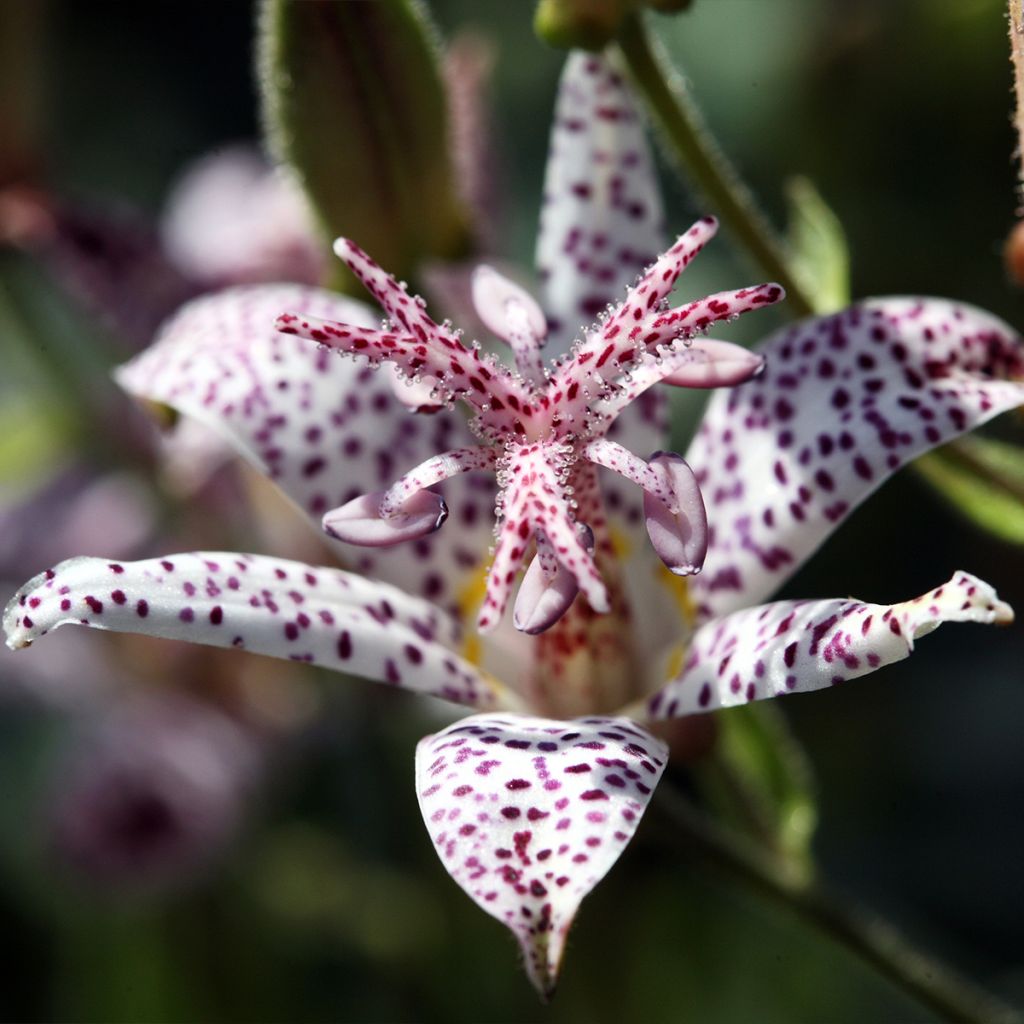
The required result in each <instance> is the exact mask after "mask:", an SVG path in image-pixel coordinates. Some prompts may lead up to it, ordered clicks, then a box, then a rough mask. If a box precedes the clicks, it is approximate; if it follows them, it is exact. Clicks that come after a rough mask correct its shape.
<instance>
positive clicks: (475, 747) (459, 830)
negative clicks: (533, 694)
mask: <svg viewBox="0 0 1024 1024" xmlns="http://www.w3.org/2000/svg"><path fill="white" fill-rule="evenodd" d="M667 757H668V748H667V747H666V746H665V745H664V744H663V743H662V742H661V741H660V740H657V739H655V738H654V737H653V736H651V735H650V734H649V733H647V732H646V731H645V730H643V729H641V728H640V727H639V726H638V725H636V724H635V723H634V722H631V721H629V720H628V719H625V718H583V719H576V720H572V721H557V720H552V719H545V718H531V717H527V716H519V715H474V716H473V717H472V718H466V719H463V720H462V721H460V722H457V723H456V724H455V725H452V726H450V727H449V728H447V729H445V730H444V731H442V732H439V733H437V734H436V735H434V736H428V737H426V738H425V739H423V740H421V741H420V744H419V746H418V747H417V749H416V791H417V794H418V795H419V800H420V809H421V810H422V812H423V819H424V821H425V822H426V825H427V829H428V831H429V832H430V837H431V839H432V840H433V843H434V845H435V846H436V847H437V850H438V854H439V856H440V857H441V860H442V861H443V863H444V866H445V867H446V868H447V870H448V872H449V873H450V874H451V876H452V878H454V879H455V881H456V882H458V884H459V885H460V886H462V888H463V889H465V890H466V892H467V893H468V894H469V895H470V896H471V897H472V898H473V899H474V900H475V901H476V903H478V904H479V905H480V906H481V907H482V908H483V909H484V910H486V911H487V913H489V914H491V915H492V916H493V917H496V918H497V919H498V920H499V921H502V922H503V923H504V924H506V925H507V926H508V927H509V928H510V929H511V930H512V931H513V933H514V934H515V936H516V938H517V939H518V940H519V944H520V946H521V947H522V950H523V955H524V957H525V961H526V969H527V971H528V972H529V975H530V979H531V980H532V981H533V983H534V985H535V986H536V987H537V989H538V990H539V991H540V992H541V993H542V994H544V995H549V994H550V993H551V991H552V990H553V989H554V986H555V981H556V979H557V977H558V970H559V965H560V962H561V959H562V952H563V950H564V948H565V937H566V934H567V933H568V930H569V926H570V925H571V924H572V920H573V918H574V917H575V915H576V910H577V908H578V907H579V905H580V901H581V900H582V899H583V897H584V896H586V895H587V893H589V892H590V890H591V889H593V887H594V886H595V885H596V884H597V883H598V882H599V881H600V880H601V879H602V878H603V877H604V876H605V875H606V874H607V872H608V871H609V869H610V868H611V866H612V865H613V864H614V863H615V861H616V860H618V858H619V855H620V854H621V853H622V851H623V849H625V846H626V844H627V843H628V842H629V840H630V839H631V838H632V836H633V833H634V832H635V831H636V828H637V825H638V824H639V823H640V818H641V816H642V815H643V813H644V810H645V808H646V807H647V803H648V801H649V800H650V797H651V794H652V792H653V790H654V787H655V786H656V785H657V783H658V780H659V779H660V778H661V773H662V771H663V770H664V767H665V762H666V759H667Z"/></svg>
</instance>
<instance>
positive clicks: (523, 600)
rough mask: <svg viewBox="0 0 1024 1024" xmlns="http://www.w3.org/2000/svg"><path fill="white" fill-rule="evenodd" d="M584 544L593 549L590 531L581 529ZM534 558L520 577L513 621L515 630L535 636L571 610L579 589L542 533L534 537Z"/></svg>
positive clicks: (539, 532)
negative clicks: (535, 544) (521, 578)
mask: <svg viewBox="0 0 1024 1024" xmlns="http://www.w3.org/2000/svg"><path fill="white" fill-rule="evenodd" d="M579 529H580V532H581V534H582V536H583V542H584V544H585V545H586V546H587V548H588V549H591V550H592V549H593V547H594V534H593V533H592V532H591V530H590V527H588V526H583V525H580V527H579ZM536 541H537V554H536V556H535V557H534V559H533V561H532V562H531V563H530V565H529V568H528V569H527V570H526V572H525V574H524V575H523V582H522V583H520V584H519V593H518V594H516V603H515V608H514V609H513V611H512V621H513V623H514V624H515V627H516V629H518V630H519V631H520V632H523V633H529V634H530V635H531V636H536V635H537V634H538V633H543V632H544V631H545V630H547V629H550V628H551V627H552V626H553V625H554V624H555V623H556V622H558V620H559V619H560V618H561V617H562V616H563V615H564V614H565V613H566V612H567V611H568V610H569V609H570V608H571V607H572V603H573V601H575V600H576V595H577V594H578V593H579V587H578V586H577V585H576V580H575V578H574V577H573V575H572V573H571V572H569V570H568V569H566V568H565V567H564V566H563V565H561V564H560V563H559V561H558V559H557V558H556V557H555V552H554V549H553V548H552V547H551V542H550V541H549V540H548V538H547V536H546V535H545V534H544V532H543V531H538V532H537V534H536Z"/></svg>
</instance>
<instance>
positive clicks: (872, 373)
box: [686, 299, 1024, 615]
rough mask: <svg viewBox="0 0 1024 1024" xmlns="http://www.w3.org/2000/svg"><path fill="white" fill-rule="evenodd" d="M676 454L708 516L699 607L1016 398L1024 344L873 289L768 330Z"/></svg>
mask: <svg viewBox="0 0 1024 1024" xmlns="http://www.w3.org/2000/svg"><path fill="white" fill-rule="evenodd" d="M760 352H761V354H762V355H764V357H765V359H766V362H767V365H766V369H765V371H764V373H763V374H762V375H761V376H759V377H757V378H755V379H754V380H751V381H750V382H748V383H746V384H744V385H742V386H741V387H738V388H735V389H733V390H731V391H728V392H719V393H718V394H716V395H715V396H714V397H713V398H712V400H711V403H710V404H709V406H708V411H707V414H706V416H705V417H704V423H703V426H702V427H701V430H700V433H699V434H698V436H697V437H696V438H695V439H694V442H693V444H692V445H691V447H690V450H689V452H688V454H687V456H686V458H687V461H688V462H689V463H690V465H691V466H693V468H694V470H695V471H696V472H697V474H698V478H699V479H700V482H701V487H702V490H703V493H704V500H705V502H706V503H707V508H708V519H709V520H710V523H711V540H710V548H709V551H708V556H707V561H706V562H705V567H704V574H703V575H702V576H701V577H700V578H699V579H698V580H696V581H694V595H695V597H696V599H697V600H698V601H699V602H700V604H701V606H702V611H703V613H704V614H705V615H709V614H710V615H720V614H722V613H724V612H728V611H731V610H733V609H734V608H738V607H743V606H745V605H749V604H751V603H754V602H756V601H759V600H762V599H763V598H765V597H766V596H767V595H768V594H770V593H771V592H772V591H774V590H775V589H776V588H777V587H779V586H780V585H781V584H782V582H783V581H784V580H786V579H787V578H788V577H789V576H790V575H791V574H792V573H793V572H795V571H796V569H797V568H798V567H799V566H800V564H801V563H802V562H803V561H804V559H806V558H807V557H808V556H809V555H810V554H811V553H812V552H813V551H814V550H815V549H816V548H817V547H818V545H819V544H821V542H822V541H823V540H824V539H825V537H826V536H827V535H828V534H829V533H830V532H831V531H832V530H833V529H834V528H835V526H836V525H837V524H838V523H839V522H841V521H842V520H843V519H844V518H845V517H846V515H847V513H848V512H849V511H850V510H851V509H853V508H854V507H855V506H856V505H858V504H859V503H860V502H861V501H862V500H863V499H864V498H866V497H867V496H868V495H869V494H870V493H871V492H872V491H873V490H874V489H875V488H876V487H878V485H879V484H880V483H882V481H883V480H885V479H886V478H887V477H888V476H890V475H891V474H892V473H893V472H895V471H896V470H897V469H899V467H900V466H902V465H904V464H905V463H906V462H908V461H909V460H910V459H912V458H914V457H915V456H917V455H919V454H921V453H922V452H925V451H927V450H928V449H930V448H933V447H935V446H936V445H939V444H942V443H943V442H945V441H948V440H950V439H951V438H954V437H956V436H957V435H958V434H961V433H963V432H964V431H966V430H969V429H971V428H972V427H975V426H977V425H978V424H980V423H984V422H985V421H986V420H988V419H991V418H992V417H993V416H995V415H997V414H998V413H1000V412H1003V411H1004V410H1006V409H1010V408H1012V407H1014V406H1016V405H1019V404H1020V403H1021V402H1024V344H1022V342H1021V339H1020V337H1019V336H1018V335H1017V334H1016V332H1015V331H1013V330H1012V329H1011V328H1010V327H1008V326H1007V325H1006V324H1004V323H1002V322H1001V321H999V320H997V319H996V318H995V317H993V316H990V315H989V314H987V313H984V312H982V311H981V310H978V309H973V308H971V307H969V306H964V305H960V304H957V303H953V302H947V301H945V300H940V299H872V300H869V301H866V302H861V303H858V304H857V305H855V306H852V307H851V308H850V309H848V310H846V311H844V312H842V313H837V314H836V315H834V316H829V317H822V318H818V319H813V320H807V321H804V322H803V323H800V324H797V325H796V326H794V327H791V328H788V329H786V330H783V331H780V332H779V333H777V334H774V335H772V336H771V337H770V338H769V339H768V340H767V341H766V342H765V343H764V344H763V345H762V346H761V348H760Z"/></svg>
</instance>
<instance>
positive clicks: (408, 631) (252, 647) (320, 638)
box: [4, 551, 508, 709]
mask: <svg viewBox="0 0 1024 1024" xmlns="http://www.w3.org/2000/svg"><path fill="white" fill-rule="evenodd" d="M67 623H73V624H78V625H82V626H94V627H97V628H99V629H112V630H115V631H117V632H121V633H142V634H145V635H147V636H159V637H166V638H169V639H173V640H188V641H191V642H192V643H200V644H210V645H212V646H214V647H229V648H238V649H241V650H247V651H252V652H253V653H255V654H269V655H271V656H272V657H275V658H287V659H289V660H292V661H301V662H308V663H310V664H314V665H322V666H324V667H326V668H332V669H336V670H338V671H342V672H347V673H351V674H352V675H358V676H365V677H366V678H368V679H375V680H378V681H380V682H384V683H389V684H391V685H395V686H401V687H404V688H405V689H409V690H415V691H417V692H419V693H425V694H428V695H430V696H434V697H442V698H444V699H445V700H450V701H455V702H456V703H459V704H467V705H469V706H470V707H475V708H484V709H486V708H492V707H500V706H508V704H507V703H506V702H505V700H504V699H503V697H502V691H501V689H500V687H499V685H498V684H497V683H495V682H494V681H493V680H491V679H490V678H489V677H487V676H485V675H484V674H483V673H481V672H480V671H479V670H478V669H477V668H475V667H474V666H473V665H470V664H469V663H468V662H466V661H464V660H463V659H462V658H460V657H459V656H458V655H456V654H455V653H454V652H453V649H452V648H453V646H454V645H455V644H456V643H457V642H458V639H459V630H458V627H457V625H456V624H455V623H453V622H452V621H451V620H450V619H449V618H448V617H447V616H446V615H444V613H442V612H441V611H440V610H439V609H438V608H436V607H434V606H433V605H432V604H430V603H429V602H427V601H424V600H421V599H419V598H414V597H410V596H409V595H408V594H405V593H403V592H402V591H400V590H398V589H396V588H395V587H391V586H388V585H387V584H384V583H376V582H372V581H370V580H365V579H363V578H362V577H360V576H354V575H352V574H351V573H346V572H341V571H339V570H337V569H324V568H316V567H313V566H308V565H304V564H302V563H299V562H291V561H286V560H284V559H278V558H264V557H261V556H257V555H240V554H234V553H230V552H221V551H216V552H192V553H188V554H177V555H170V556H168V557H167V558H162V559H160V558H153V559H148V560H146V561H141V562H111V561H110V560H109V559H104V558H72V559H69V560H68V561H66V562H61V563H60V564H59V565H57V566H55V567H54V568H53V569H48V570H47V571H46V572H44V573H42V574H40V575H39V576H36V577H35V578H34V579H32V580H30V581H29V582H28V583H26V584H25V586H24V587H22V588H21V590H20V591H19V592H18V593H17V594H15V596H14V597H13V598H12V599H11V601H10V603H9V604H8V605H7V609H6V610H5V612H4V630H5V632H6V634H7V644H8V646H9V647H11V648H13V649H17V648H19V647H27V646H28V645H29V644H31V643H32V642H33V641H35V640H37V639H38V638H39V637H42V636H45V635H46V634H47V633H48V632H50V631H51V630H53V629H57V628H58V627H60V626H63V625H66V624H67Z"/></svg>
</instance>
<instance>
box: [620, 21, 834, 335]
mask: <svg viewBox="0 0 1024 1024" xmlns="http://www.w3.org/2000/svg"><path fill="white" fill-rule="evenodd" d="M617 42H618V47H619V50H620V51H621V53H622V56H623V58H624V59H625V63H626V67H627V68H628V69H629V73H630V76H631V77H632V79H633V84H634V86H635V87H636V90H637V92H638V93H639V95H640V96H641V98H642V99H643V101H644V103H645V104H646V105H647V109H648V110H649V112H650V113H651V115H652V116H653V118H654V119H655V121H656V122H657V123H658V125H659V126H660V127H661V130H662V132H663V134H664V137H665V140H666V141H667V143H668V144H669V146H670V148H671V150H672V152H673V153H674V154H675V156H676V157H677V158H678V159H679V161H680V162H681V163H682V164H683V166H684V167H685V168H686V170H687V171H688V172H689V174H690V176H691V178H692V179H693V183H694V184H695V185H696V187H697V188H698V190H699V191H700V192H702V193H703V194H704V196H705V197H706V199H707V200H708V202H709V203H710V204H711V207H712V210H713V211H714V212H715V213H716V214H718V215H719V216H720V217H721V220H722V223H723V224H724V225H725V226H726V228H727V229H728V230H729V231H731V232H732V234H733V235H734V236H735V238H736V240H737V241H738V242H739V244H740V245H741V246H742V247H743V248H744V249H745V250H746V252H747V253H748V254H749V256H750V257H751V259H753V261H754V262H755V263H756V264H757V265H758V266H759V267H760V268H761V269H762V270H763V272H764V273H765V274H767V275H768V276H769V277H770V278H773V279H774V280H776V281H778V283H779V284H781V285H782V287H783V288H785V289H786V294H787V296H788V300H789V301H788V302H787V304H786V307H785V308H787V309H788V310H789V311H790V312H791V313H792V314H793V315H794V316H796V317H805V316H811V315H812V314H813V313H814V306H813V304H812V303H811V300H810V298H809V297H808V295H807V293H806V292H805V291H804V289H803V288H802V287H801V285H800V284H799V282H798V281H797V280H796V278H795V277H794V276H793V273H792V271H791V270H790V268H789V264H788V262H787V260H786V255H785V252H784V250H783V246H782V243H781V242H780V241H779V239H778V238H777V237H776V235H775V232H774V230H773V229H772V226H771V225H770V224H769V223H768V220H767V218H766V217H765V216H764V214H763V213H761V211H760V210H759V209H758V208H757V204H756V203H755V201H754V197H753V195H751V192H750V190H749V189H748V188H747V187H746V185H744V184H743V182H742V181H741V180H740V177H739V175H738V174H737V173H736V171H735V169H734V168H733V167H732V166H731V165H730V163H729V161H728V158H727V157H726V156H725V154H724V153H723V152H722V150H721V149H720V148H719V146H718V144H717V143H716V142H715V140H714V139H713V138H712V136H711V134H710V133H709V132H708V130H707V128H706V127H705V125H704V119H703V117H702V116H701V113H700V111H699V110H698V109H697V105H696V103H695V102H694V100H693V97H692V96H690V94H689V93H688V92H687V91H686V87H685V85H684V83H683V81H682V80H681V79H680V77H679V76H678V75H677V74H675V73H674V71H673V70H672V69H671V67H670V66H669V64H668V61H667V60H666V59H665V57H664V55H663V54H661V53H659V52H656V51H655V49H654V48H653V47H652V46H651V42H650V40H649V39H648V37H647V32H646V30H645V28H644V24H643V21H642V20H641V19H640V17H639V16H637V15H631V16H630V17H629V18H627V19H626V21H625V23H624V25H623V28H622V31H621V32H620V34H619V38H618V40H617Z"/></svg>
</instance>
